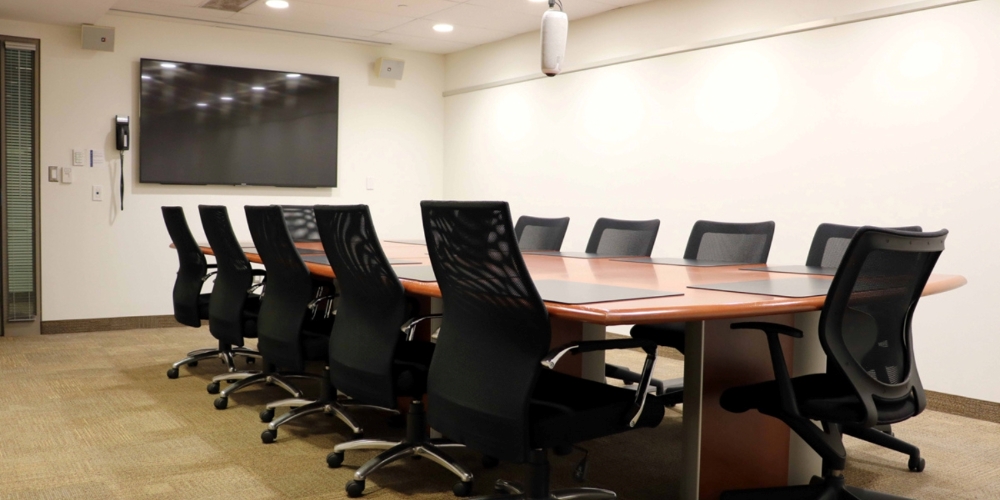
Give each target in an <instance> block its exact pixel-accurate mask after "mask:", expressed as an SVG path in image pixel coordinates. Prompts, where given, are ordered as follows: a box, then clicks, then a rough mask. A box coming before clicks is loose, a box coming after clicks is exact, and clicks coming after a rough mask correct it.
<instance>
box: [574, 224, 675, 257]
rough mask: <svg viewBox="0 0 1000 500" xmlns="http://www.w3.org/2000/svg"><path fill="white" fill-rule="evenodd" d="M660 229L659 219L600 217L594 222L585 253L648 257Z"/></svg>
mask: <svg viewBox="0 0 1000 500" xmlns="http://www.w3.org/2000/svg"><path fill="white" fill-rule="evenodd" d="M659 230H660V221H659V219H653V220H618V219H606V218H604V217H601V218H600V219H597V222H595V223H594V230H593V231H591V232H590V241H588V242H587V250H586V252H587V253H596V254H600V255H608V256H614V257H649V256H650V254H652V253H653V244H654V243H656V233H657V232H659Z"/></svg>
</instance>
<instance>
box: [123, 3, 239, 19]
mask: <svg viewBox="0 0 1000 500" xmlns="http://www.w3.org/2000/svg"><path fill="white" fill-rule="evenodd" d="M112 8H113V9H116V10H121V11H125V12H139V13H142V14H153V15H159V16H171V17H179V18H184V19H193V20H196V21H221V20H224V19H229V18H231V17H233V14H234V13H232V12H227V11H224V10H217V9H202V8H199V7H188V6H184V5H176V4H170V3H167V2H163V1H159V0H118V2H117V3H115V5H114V7H112Z"/></svg>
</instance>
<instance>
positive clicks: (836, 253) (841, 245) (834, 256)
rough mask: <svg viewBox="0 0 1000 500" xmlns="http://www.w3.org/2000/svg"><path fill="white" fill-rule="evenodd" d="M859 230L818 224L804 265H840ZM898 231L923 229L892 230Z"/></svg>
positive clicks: (911, 227)
mask: <svg viewBox="0 0 1000 500" xmlns="http://www.w3.org/2000/svg"><path fill="white" fill-rule="evenodd" d="M858 229H861V227H860V226H842V225H840V224H828V223H823V224H820V225H819V227H817V228H816V234H815V235H813V240H812V245H810V246H809V255H808V256H807V257H806V265H807V266H812V267H830V268H835V267H837V266H839V265H840V261H841V259H843V258H844V252H846V251H847V245H848V244H850V243H851V238H853V237H854V233H856V232H858ZM893 229H897V230H899V231H916V232H920V231H922V230H923V229H922V228H921V227H920V226H906V227H897V228H893Z"/></svg>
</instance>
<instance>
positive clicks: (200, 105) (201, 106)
mask: <svg viewBox="0 0 1000 500" xmlns="http://www.w3.org/2000/svg"><path fill="white" fill-rule="evenodd" d="M205 106H208V104H206V103H204V102H199V103H198V107H199V108H204V107H205Z"/></svg>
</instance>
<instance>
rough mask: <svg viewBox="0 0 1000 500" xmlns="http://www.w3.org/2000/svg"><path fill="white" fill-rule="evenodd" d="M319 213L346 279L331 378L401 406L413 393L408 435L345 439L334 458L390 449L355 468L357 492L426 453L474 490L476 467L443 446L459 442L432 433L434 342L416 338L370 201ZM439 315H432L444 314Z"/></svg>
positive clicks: (330, 254) (340, 276)
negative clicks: (429, 404) (428, 404)
mask: <svg viewBox="0 0 1000 500" xmlns="http://www.w3.org/2000/svg"><path fill="white" fill-rule="evenodd" d="M316 220H317V222H318V223H319V233H320V237H321V238H322V240H323V248H324V249H325V250H326V255H327V259H329V261H330V266H331V267H332V268H333V272H334V274H335V275H336V276H337V281H338V283H339V284H340V303H339V304H338V306H337V322H336V323H334V326H333V332H332V334H331V336H330V380H331V381H332V383H333V385H334V386H335V387H337V389H338V390H340V392H342V393H344V394H346V395H347V396H349V397H350V398H351V399H352V400H353V401H354V402H357V403H360V404H365V405H370V406H374V407H379V408H385V409H390V410H395V409H396V408H398V406H397V398H398V397H406V398H407V399H409V400H410V401H411V402H410V407H409V411H408V414H407V423H406V430H407V435H406V439H404V440H403V441H401V442H400V441H377V440H371V439H364V440H355V441H348V442H346V443H341V444H338V445H337V446H336V447H334V449H333V451H332V452H331V453H330V454H329V455H327V465H329V466H330V467H339V466H340V465H341V464H342V463H343V461H344V453H345V452H346V451H348V450H372V449H375V450H384V451H383V452H382V453H380V454H379V455H377V456H375V457H374V458H372V459H371V460H369V461H368V462H366V463H365V464H364V465H362V466H361V467H359V468H358V469H357V470H356V471H355V472H354V478H353V479H352V480H351V481H350V482H349V483H347V487H346V489H347V494H348V496H350V497H357V496H361V494H362V493H363V492H364V489H365V480H366V479H367V478H368V476H369V475H371V474H372V473H373V472H375V471H377V470H379V469H381V468H382V467H384V466H385V465H388V464H389V463H392V462H394V461H396V460H398V459H400V458H404V457H408V456H419V457H427V458H428V459H430V460H432V461H434V462H435V463H438V464H440V465H441V466H443V467H444V468H446V469H448V470H449V471H451V472H452V473H454V474H455V475H457V476H458V477H459V482H458V484H456V485H455V488H454V491H455V494H456V495H459V496H466V495H468V494H469V493H470V492H471V491H472V474H470V473H469V472H468V471H467V470H465V468H463V467H462V466H461V465H458V464H457V463H456V462H455V461H454V460H452V459H451V458H450V457H449V456H448V455H446V454H445V453H444V452H443V451H441V448H446V447H449V446H455V444H454V443H451V442H446V441H443V440H437V439H430V438H429V436H428V435H427V427H426V423H425V422H426V418H425V415H424V409H423V401H422V398H423V396H424V393H425V392H426V387H427V369H428V366H429V365H430V362H431V357H432V355H433V354H434V344H432V343H430V342H424V341H419V340H414V339H413V334H414V331H415V328H416V327H417V325H418V324H419V323H420V322H422V321H425V320H427V319H430V318H431V317H432V316H425V317H422V318H415V317H414V312H415V309H416V307H415V306H414V305H413V304H412V302H411V301H408V300H407V298H406V295H405V294H404V292H403V285H402V284H400V282H399V279H398V278H397V277H396V273H395V272H394V271H393V270H392V266H390V265H389V259H387V258H386V256H385V253H384V252H383V251H382V245H381V244H379V240H378V235H377V234H375V226H374V224H373V223H372V218H371V213H370V212H369V211H368V207H367V206H366V205H354V206H318V207H316ZM439 316H440V315H435V316H433V317H439Z"/></svg>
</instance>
